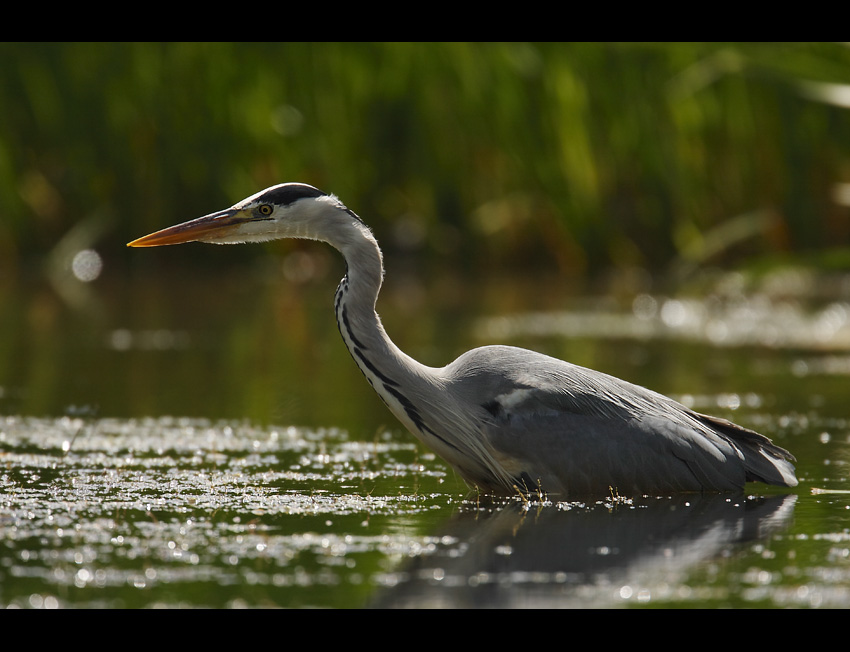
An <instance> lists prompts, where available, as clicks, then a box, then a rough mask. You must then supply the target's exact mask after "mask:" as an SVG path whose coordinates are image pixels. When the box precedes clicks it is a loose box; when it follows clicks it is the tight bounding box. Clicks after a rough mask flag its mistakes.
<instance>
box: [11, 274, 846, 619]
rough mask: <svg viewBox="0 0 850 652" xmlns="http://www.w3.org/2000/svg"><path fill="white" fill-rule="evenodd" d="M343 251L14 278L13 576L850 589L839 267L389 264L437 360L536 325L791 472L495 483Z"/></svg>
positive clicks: (185, 586)
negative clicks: (441, 417)
mask: <svg viewBox="0 0 850 652" xmlns="http://www.w3.org/2000/svg"><path fill="white" fill-rule="evenodd" d="M329 267H330V269H331V272H329V273H328V274H325V275H321V274H318V275H316V276H315V277H310V276H309V275H308V276H307V277H299V278H300V280H295V281H293V279H292V278H288V279H287V278H286V277H285V275H283V274H277V273H276V272H279V271H280V270H278V269H274V270H271V271H272V272H273V273H267V271H268V270H266V269H259V268H255V267H251V268H249V269H248V270H247V272H248V276H247V278H250V279H251V281H250V282H248V283H242V282H238V279H245V278H246V274H245V272H246V270H245V269H242V270H239V271H240V272H241V273H240V274H238V275H237V274H234V273H233V270H230V271H229V272H227V273H211V272H210V271H209V270H204V271H203V273H201V272H195V273H183V274H178V275H175V274H173V273H172V272H163V274H162V275H161V276H156V275H155V279H156V280H155V282H153V283H149V282H147V281H145V282H142V281H141V280H139V278H136V277H135V276H132V277H130V278H124V279H112V280H105V281H101V284H100V285H98V284H97V282H95V283H92V284H89V285H86V286H82V287H78V288H76V291H79V292H78V293H77V296H76V297H75V298H71V297H72V296H73V295H69V294H67V292H65V291H61V290H59V289H57V288H56V287H55V286H52V285H50V284H47V283H35V284H33V285H28V286H26V287H24V286H23V285H9V286H4V288H3V290H2V292H3V294H2V295H0V300H2V302H3V308H4V310H3V315H4V316H3V320H2V322H0V328H2V329H3V332H2V333H0V335H2V336H3V337H2V341H3V343H4V344H3V347H4V350H3V357H2V361H3V362H2V364H3V366H2V367H0V413H1V414H2V417H0V461H2V467H0V604H2V605H3V606H6V607H41V608H45V607H46V608H51V607H173V606H187V607H188V606H191V607H266V606H268V607H272V606H274V607H346V608H350V607H367V606H378V607H413V606H417V607H419V606H458V607H506V606H511V607H514V606H516V607H529V608H531V607H540V606H553V607H586V606H597V607H641V606H677V607H678V606H707V607H729V606H733V607H742V606H743V607H747V606H758V607H762V606H770V607H847V606H850V494H848V493H847V492H848V491H850V483H848V480H847V477H848V460H850V456H848V450H850V425H848V423H850V422H848V420H847V408H846V398H845V397H846V393H847V392H846V388H847V381H848V374H850V351H849V349H850V347H848V346H847V341H848V339H847V332H848V321H850V310H848V305H850V304H848V302H847V297H846V296H845V294H844V290H843V289H841V288H844V287H845V286H844V285H841V284H839V285H838V286H837V287H838V288H839V289H838V290H836V291H832V292H830V293H828V295H826V296H822V295H820V296H815V295H814V293H808V294H806V295H805V300H803V298H801V296H800V295H794V296H791V295H789V294H788V293H787V292H786V293H785V294H783V295H779V294H776V293H767V292H764V291H754V290H753V288H736V289H735V291H734V292H728V291H727V292H725V293H720V292H713V293H711V294H707V295H702V296H701V297H697V298H694V297H692V296H691V297H688V296H683V295H679V296H675V297H670V296H665V295H662V294H661V293H653V292H632V293H630V294H629V295H628V296H620V297H617V296H615V298H614V299H612V298H611V297H612V295H611V294H610V293H606V294H605V295H604V296H603V295H597V294H593V293H583V294H581V295H567V294H566V293H564V292H559V290H558V285H557V283H554V282H551V283H547V284H537V285H533V286H529V285H527V284H522V283H517V285H516V286H515V287H512V286H511V285H510V284H507V283H504V282H500V284H499V285H498V291H496V290H495V289H493V288H491V287H489V286H476V287H475V288H473V289H470V288H466V287H464V286H462V285H458V284H457V279H445V278H441V277H428V278H427V281H428V284H427V285H425V284H424V283H423V284H419V282H420V281H424V280H425V279H422V278H421V276H420V275H419V274H412V275H410V276H405V275H404V274H400V275H399V276H398V278H397V280H396V281H395V282H392V281H390V282H388V287H387V290H386V292H385V295H384V296H383V297H382V302H381V304H379V307H380V308H381V309H382V315H383V317H384V321H385V323H386V325H387V328H388V330H389V332H390V334H391V336H393V337H394V339H395V340H396V341H397V342H398V343H399V344H400V345H401V346H402V347H403V348H404V349H405V350H407V351H408V352H409V353H411V354H412V355H414V356H415V357H417V358H419V359H421V360H422V361H423V362H426V363H428V364H443V363H445V362H446V361H448V360H449V359H451V358H452V357H453V356H455V355H457V354H459V353H460V352H462V351H463V350H466V349H468V348H471V347H472V346H476V345H480V344H483V343H486V342H496V341H499V342H505V343H512V344H519V345H523V346H530V347H532V348H536V349H538V350H543V351H545V352H547V353H550V354H552V355H556V356H558V357H563V358H566V359H569V360H571V361H573V362H576V363H578V364H584V365H587V366H591V367H594V368H597V369H600V370H603V371H606V372H609V373H614V374H616V375H619V376H621V377H625V378H627V379H629V380H632V381H634V382H638V383H641V384H644V385H647V386H649V387H652V388H653V389H656V390H658V391H661V392H664V393H667V394H670V395H672V396H674V397H675V398H677V399H679V400H682V401H684V402H686V403H688V404H689V405H692V406H694V407H695V408H697V409H699V410H701V411H705V412H711V413H714V414H718V415H719V416H724V417H727V418H730V419H733V420H735V421H737V422H739V423H741V424H742V425H746V426H748V427H752V428H755V429H757V430H759V431H761V432H763V433H764V434H766V435H767V436H769V437H771V438H773V439H774V440H775V441H776V442H777V443H779V444H780V445H782V446H785V447H787V448H789V449H790V450H792V451H793V452H794V453H795V455H796V456H797V458H798V476H799V478H800V480H801V482H800V486H799V487H796V488H794V489H793V490H790V491H789V490H783V489H781V488H770V487H765V486H763V485H750V486H748V487H747V490H746V492H744V493H743V494H741V495H718V496H678V497H629V496H616V495H614V496H610V497H608V498H607V499H603V500H599V501H592V502H548V501H543V502H540V501H537V502H530V503H529V502H525V501H523V500H520V499H511V500H505V501H499V502H491V501H488V500H487V499H486V498H483V497H480V496H477V495H475V494H474V493H470V492H469V490H468V489H467V488H466V487H465V485H463V483H462V482H460V480H459V479H458V478H457V477H456V476H455V475H454V473H453V472H452V471H451V470H450V469H448V468H447V467H446V465H445V464H443V463H442V461H441V460H440V459H439V458H436V457H435V456H434V455H433V454H431V453H430V452H429V451H427V450H425V449H424V448H422V447H421V446H420V445H419V444H418V443H416V442H415V441H414V440H413V438H412V437H411V436H410V435H408V434H406V433H405V432H403V431H402V430H401V429H400V427H399V426H397V424H396V423H395V422H394V421H393V420H392V417H391V416H390V415H389V414H388V413H387V412H386V411H385V408H384V407H383V405H382V404H381V403H380V401H379V399H378V398H377V397H376V396H374V394H372V393H371V390H370V389H369V387H368V385H367V384H366V383H365V382H364V381H363V379H362V377H361V376H360V374H359V372H358V371H357V369H356V367H355V366H354V364H353V363H352V362H351V360H350V358H349V357H348V353H347V352H346V351H345V350H344V347H343V345H342V342H341V341H340V339H339V335H338V333H336V331H335V325H334V323H333V317H332V312H331V299H332V294H333V288H334V286H335V282H334V280H333V271H334V269H335V268H333V267H332V266H330V265H329ZM143 271H144V274H143V276H144V277H145V278H147V277H148V276H149V275H153V274H154V270H150V269H146V270H143ZM391 278H392V277H391ZM785 287H786V288H787V287H788V286H787V285H786V286H785ZM821 287H822V286H821ZM762 290H763V288H762ZM494 297H497V298H496V299H494Z"/></svg>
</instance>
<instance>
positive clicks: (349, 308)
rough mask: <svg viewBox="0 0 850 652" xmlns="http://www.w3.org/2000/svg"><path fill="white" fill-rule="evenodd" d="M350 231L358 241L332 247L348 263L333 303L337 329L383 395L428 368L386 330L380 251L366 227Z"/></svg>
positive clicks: (359, 225)
mask: <svg viewBox="0 0 850 652" xmlns="http://www.w3.org/2000/svg"><path fill="white" fill-rule="evenodd" d="M351 229H353V230H356V231H358V232H359V235H358V237H348V238H345V240H344V241H343V242H331V243H330V244H331V245H333V246H334V247H336V248H337V249H339V251H340V252H341V253H342V255H343V257H344V258H345V263H346V274H345V276H344V277H343V279H342V281H340V284H339V287H338V288H337V291H336V298H335V301H334V309H335V311H336V317H337V326H338V327H339V331H340V333H341V334H342V338H343V340H344V341H345V344H346V346H347V347H348V350H349V351H350V352H351V355H352V356H353V357H354V360H355V362H356V363H357V366H358V367H360V370H361V371H362V372H363V373H364V374H365V375H366V377H367V378H368V379H369V382H371V383H372V385H373V386H374V387H375V389H376V390H378V393H381V391H380V389H379V388H380V385H381V384H386V383H387V381H393V382H396V383H397V382H398V381H399V380H401V379H402V378H401V377H402V376H403V377H405V380H407V377H408V376H410V375H413V376H421V374H420V373H419V372H420V370H422V369H425V367H424V366H423V365H421V364H420V363H419V362H417V361H416V360H414V359H413V358H411V357H410V356H408V355H406V354H405V353H404V352H403V351H402V350H401V349H399V348H398V347H397V346H396V345H395V344H394V343H393V341H392V340H391V339H390V338H389V336H388V335H387V333H386V331H385V330H384V327H383V325H382V324H381V319H380V317H379V316H378V313H377V312H376V310H375V303H376V302H377V299H378V293H379V292H380V290H381V284H382V283H383V278H384V265H383V257H382V255H381V250H380V248H379V247H378V242H377V241H376V240H375V238H374V236H373V235H372V233H371V231H369V229H368V228H367V227H366V226H365V225H363V224H362V223H356V222H352V224H351ZM377 381H380V383H378V382H377ZM381 394H382V393H381ZM382 396H383V394H382Z"/></svg>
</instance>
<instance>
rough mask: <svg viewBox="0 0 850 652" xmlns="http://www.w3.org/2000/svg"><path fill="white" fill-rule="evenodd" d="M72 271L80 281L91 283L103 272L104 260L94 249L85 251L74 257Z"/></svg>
mask: <svg viewBox="0 0 850 652" xmlns="http://www.w3.org/2000/svg"><path fill="white" fill-rule="evenodd" d="M71 271H72V272H73V274H74V276H75V277H76V278H77V279H79V280H80V281H83V282H84V283H90V282H92V281H94V280H95V279H96V278H97V277H98V276H100V273H101V271H103V259H102V258H101V257H100V254H99V253H97V252H96V251H95V250H94V249H83V250H81V251H78V252H77V253H76V254H75V255H74V259H73V260H72V261H71Z"/></svg>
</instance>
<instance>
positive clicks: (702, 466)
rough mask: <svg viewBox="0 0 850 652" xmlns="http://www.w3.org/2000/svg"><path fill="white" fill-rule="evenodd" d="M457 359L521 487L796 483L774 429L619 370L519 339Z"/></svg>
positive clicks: (457, 369) (464, 383)
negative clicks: (537, 349) (631, 379)
mask: <svg viewBox="0 0 850 652" xmlns="http://www.w3.org/2000/svg"><path fill="white" fill-rule="evenodd" d="M454 365H455V366H454V369H453V370H452V371H453V373H454V374H455V379H456V381H457V384H458V386H459V387H462V389H461V390H460V393H461V394H462V395H463V396H464V399H465V400H466V401H467V402H473V403H477V406H478V408H479V409H480V410H481V414H482V420H481V421H482V424H483V425H482V433H483V435H484V436H485V437H486V438H487V439H488V441H489V442H490V445H491V446H492V448H493V449H494V450H495V451H496V455H497V458H498V459H499V460H500V461H501V463H502V464H503V466H504V467H505V469H506V470H507V471H508V473H509V474H510V475H511V476H512V477H513V478H515V479H516V481H517V484H518V485H525V486H526V487H528V488H534V487H535V486H536V487H538V488H540V489H542V490H543V491H547V492H549V493H567V494H578V493H600V492H607V491H608V490H609V488H613V489H616V490H619V491H621V492H627V491H628V492H642V493H652V492H666V491H683V490H692V491H700V490H715V491H717V490H733V489H740V488H742V487H743V486H744V483H745V482H746V481H748V480H763V481H767V482H773V483H778V484H786V485H791V486H793V484H796V479H795V478H794V476H793V467H790V464H788V462H787V461H786V460H788V454H787V452H786V451H784V450H783V449H781V448H779V447H778V446H775V445H773V444H772V443H771V442H770V440H769V439H767V438H766V437H763V436H762V435H759V434H758V433H755V432H753V431H751V430H747V429H744V428H740V427H738V426H736V425H735V424H732V423H731V422H728V421H725V420H722V419H716V418H714V417H708V416H705V415H701V414H698V413H696V412H693V411H691V410H689V409H688V408H686V407H685V406H683V405H681V404H680V403H678V402H676V401H674V400H672V399H670V398H668V397H665V396H663V395H661V394H657V393H656V392H652V391H650V390H647V389H645V388H643V387H640V386H638V385H633V384H631V383H628V382H626V381H623V380H620V379H618V378H614V377H612V376H608V375H606V374H603V373H600V372H596V371H593V370H590V369H585V368H583V367H579V366H576V365H572V364H570V363H567V362H564V361H562V360H558V359H555V358H550V357H548V356H544V355H542V354H538V353H534V352H532V351H526V350H524V349H515V348H513V347H485V348H483V349H476V350H474V351H471V352H470V353H468V354H466V355H465V356H462V357H461V358H459V359H458V360H457V361H456V362H455V363H454ZM447 369H448V368H447Z"/></svg>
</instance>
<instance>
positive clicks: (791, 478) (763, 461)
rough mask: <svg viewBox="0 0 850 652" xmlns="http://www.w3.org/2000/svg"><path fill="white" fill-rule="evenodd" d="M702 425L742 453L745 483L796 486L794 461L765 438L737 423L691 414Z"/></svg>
mask: <svg viewBox="0 0 850 652" xmlns="http://www.w3.org/2000/svg"><path fill="white" fill-rule="evenodd" d="M694 414H695V415H696V417H697V418H698V419H699V420H700V421H702V422H703V423H704V424H705V425H707V426H709V427H710V428H712V429H713V430H715V431H717V432H719V433H720V434H722V435H724V436H726V437H728V438H729V439H731V440H732V441H733V442H734V443H735V444H736V445H737V446H738V448H740V449H741V450H742V452H743V453H744V463H745V465H746V468H747V481H748V482H765V483H767V484H775V485H781V486H785V487H796V486H797V484H798V481H797V476H796V475H795V473H794V464H793V463H794V462H796V461H797V459H796V458H795V457H794V456H793V455H792V454H791V453H790V452H789V451H787V450H785V449H784V448H782V447H781V446H777V445H776V444H774V443H773V442H772V441H771V440H770V439H768V438H767V437H765V436H764V435H762V434H760V433H757V432H756V431H755V430H750V429H749V428H744V427H743V426H739V425H738V424H735V423H732V422H731V421H727V420H726V419H721V418H720V417H713V416H710V415H707V414H700V413H698V412H695V413H694Z"/></svg>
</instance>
